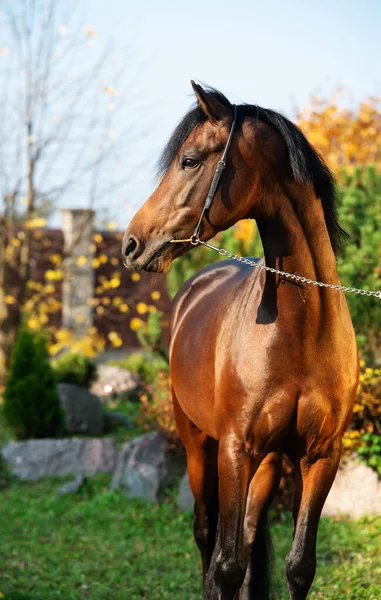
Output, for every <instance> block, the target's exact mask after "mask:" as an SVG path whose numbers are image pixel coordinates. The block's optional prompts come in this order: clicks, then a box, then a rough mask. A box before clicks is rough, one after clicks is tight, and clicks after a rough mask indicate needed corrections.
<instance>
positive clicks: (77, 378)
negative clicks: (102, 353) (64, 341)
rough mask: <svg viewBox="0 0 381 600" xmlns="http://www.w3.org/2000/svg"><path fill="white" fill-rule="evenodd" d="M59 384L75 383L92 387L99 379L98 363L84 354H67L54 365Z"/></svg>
mask: <svg viewBox="0 0 381 600" xmlns="http://www.w3.org/2000/svg"><path fill="white" fill-rule="evenodd" d="M53 366H54V371H55V374H56V379H57V382H58V383H75V384H77V385H82V386H84V387H90V385H91V384H92V382H93V381H94V380H95V379H96V377H97V365H96V363H95V362H94V361H93V360H91V359H90V358H88V357H87V356H83V355H82V354H75V353H73V352H67V353H66V354H62V356H60V357H59V358H57V360H55V361H54V363H53Z"/></svg>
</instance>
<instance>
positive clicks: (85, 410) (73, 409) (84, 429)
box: [58, 383, 104, 435]
mask: <svg viewBox="0 0 381 600" xmlns="http://www.w3.org/2000/svg"><path fill="white" fill-rule="evenodd" d="M58 395H59V398H60V402H61V406H62V409H63V411H64V415H65V429H66V431H67V433H70V434H72V433H88V434H89V435H101V434H102V433H103V429H104V415H103V410H102V404H101V401H100V399H99V398H98V397H97V396H94V394H91V393H90V392H89V391H88V390H87V389H86V388H85V387H81V386H79V385H75V384H73V383H60V384H59V385H58Z"/></svg>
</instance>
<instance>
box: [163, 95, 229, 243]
mask: <svg viewBox="0 0 381 600" xmlns="http://www.w3.org/2000/svg"><path fill="white" fill-rule="evenodd" d="M237 112H238V111H237V106H236V104H233V122H232V125H231V128H230V132H229V137H228V141H227V142H226V146H225V148H224V151H223V153H222V156H221V158H220V160H219V161H218V164H217V168H216V171H215V173H214V177H213V179H212V183H211V184H210V188H209V192H208V195H207V197H206V200H205V204H204V208H203V209H202V213H201V216H200V218H199V220H198V223H197V225H196V227H195V230H194V232H193V234H192V236H191V237H190V238H188V239H186V240H171V243H172V244H175V243H181V242H190V243H191V244H193V245H194V246H196V245H197V244H198V243H199V242H200V238H199V235H200V229H201V223H202V220H203V218H204V216H205V215H207V213H208V212H209V210H210V207H211V205H212V202H213V198H214V196H215V194H216V191H217V186H218V184H219V181H220V179H221V175H222V173H223V170H224V169H225V167H226V156H227V153H228V151H229V148H230V145H231V141H232V138H233V133H234V129H235V125H236V122H237Z"/></svg>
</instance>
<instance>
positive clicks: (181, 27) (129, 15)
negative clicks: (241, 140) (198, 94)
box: [68, 0, 381, 228]
mask: <svg viewBox="0 0 381 600" xmlns="http://www.w3.org/2000/svg"><path fill="white" fill-rule="evenodd" d="M68 1H69V2H72V3H78V4H79V5H80V7H82V9H83V10H84V12H85V13H86V21H87V23H88V24H89V25H90V26H92V27H94V29H95V30H96V31H97V38H96V43H97V46H98V45H99V46H102V44H103V43H106V42H107V40H111V42H112V45H113V52H114V54H115V56H117V57H118V58H121V59H123V61H124V62H125V64H126V65H127V75H129V77H130V78H131V90H132V89H133V90H134V93H132V94H131V97H129V95H128V93H127V95H125V101H126V102H127V103H129V119H131V125H132V126H133V127H134V128H135V130H136V132H137V137H136V138H135V140H134V142H133V143H131V145H130V146H129V147H128V148H127V149H126V156H125V157H123V158H122V165H123V163H124V164H125V167H124V166H123V168H125V169H126V170H128V169H129V168H130V169H131V166H129V165H131V157H132V158H133V163H134V165H135V167H134V168H133V169H131V181H130V184H129V185H128V186H127V188H126V190H124V191H123V194H119V195H118V197H116V198H115V201H114V202H113V207H112V208H111V212H112V213H113V214H112V215H111V216H112V218H115V217H116V218H117V220H118V224H119V225H120V226H121V227H123V228H124V227H125V226H126V225H127V222H128V220H129V219H130V217H131V216H132V214H133V212H134V211H135V210H136V209H137V208H138V207H139V206H140V204H142V202H144V200H145V199H146V198H147V197H148V195H149V193H150V192H151V191H152V189H153V188H154V186H155V179H154V172H155V162H156V160H157V158H158V154H159V152H160V150H161V148H162V147H163V145H164V144H165V142H166V140H167V139H168V137H169V135H170V133H171V131H172V129H173V128H174V126H175V125H176V123H177V122H178V120H179V119H180V118H181V116H182V115H183V114H184V113H185V111H186V110H187V108H188V107H189V105H190V104H191V102H192V97H191V87H190V83H189V80H190V79H196V80H199V81H201V82H206V83H208V84H210V85H213V86H215V87H217V88H218V89H220V90H221V91H222V92H223V93H225V94H226V95H227V96H228V97H229V98H230V99H231V100H233V101H236V102H240V101H244V102H249V103H258V104H260V105H262V106H265V107H270V108H275V109H277V110H280V111H282V112H284V113H285V114H286V115H287V116H289V117H291V118H293V116H294V115H295V108H296V107H302V106H305V105H306V104H307V103H308V100H309V97H310V96H311V94H313V93H320V94H321V95H323V96H325V97H327V96H329V95H330V94H331V92H332V91H333V90H334V89H335V88H336V87H337V86H338V85H341V86H344V87H345V88H346V89H347V90H348V91H349V92H350V93H351V95H352V101H353V102H357V101H359V100H361V99H363V98H366V97H367V96H369V95H371V94H374V95H376V94H377V95H380V96H381V72H380V64H381V63H380V59H381V34H380V32H381V0H364V1H363V2H359V1H358V0H319V1H314V2H312V1H311V0H304V1H302V0H290V1H289V2H286V1H282V0H268V1H267V2H265V1H263V0H261V1H259V0H251V1H248V0H231V1H230V2H227V1H226V0H225V1H223V0H209V1H208V0H204V1H201V0H187V1H186V2H184V1H181V0H176V1H174V0H162V1H160V0H145V1H144V0H141V1H140V2H139V1H137V0H134V1H131V0H107V1H106V0H68ZM110 83H112V82H110ZM123 125H125V124H123Z"/></svg>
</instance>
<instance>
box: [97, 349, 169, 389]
mask: <svg viewBox="0 0 381 600" xmlns="http://www.w3.org/2000/svg"><path fill="white" fill-rule="evenodd" d="M107 364H109V365H112V366H114V367H120V368H121V369H126V370H127V371H130V372H131V373H134V374H135V375H137V376H138V377H139V379H141V381H143V382H145V383H152V382H153V381H154V380H155V378H156V375H157V373H158V371H160V370H163V369H164V370H165V369H167V368H168V365H167V362H166V361H165V359H164V358H162V357H161V356H158V355H154V354H152V353H151V354H149V353H146V352H134V353H133V354H130V355H129V356H126V358H123V359H121V360H109V361H108V363H107Z"/></svg>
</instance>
